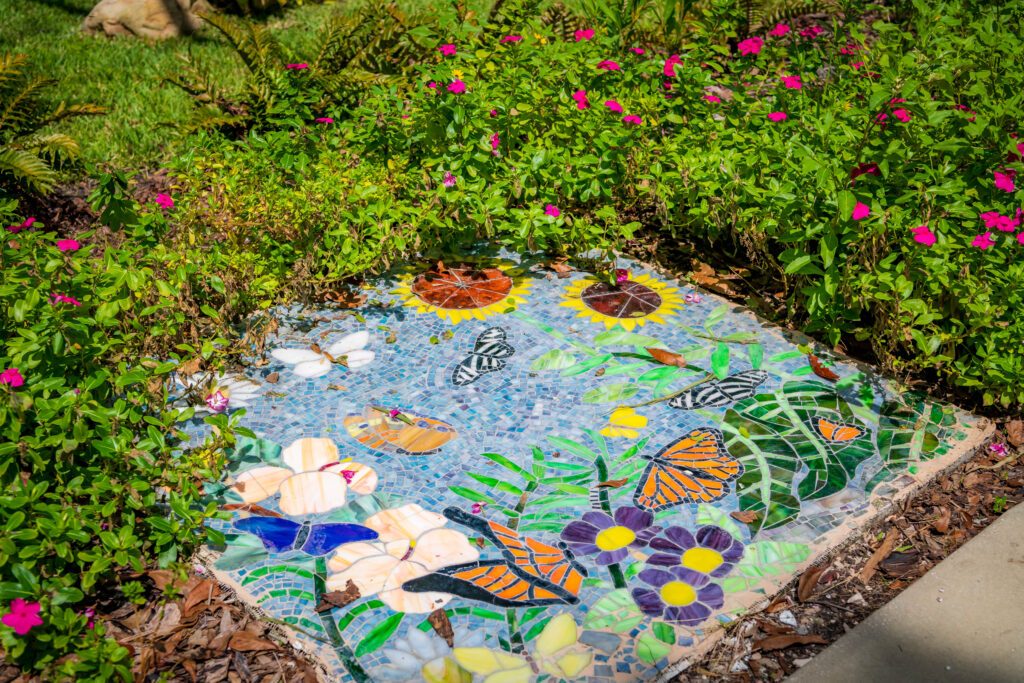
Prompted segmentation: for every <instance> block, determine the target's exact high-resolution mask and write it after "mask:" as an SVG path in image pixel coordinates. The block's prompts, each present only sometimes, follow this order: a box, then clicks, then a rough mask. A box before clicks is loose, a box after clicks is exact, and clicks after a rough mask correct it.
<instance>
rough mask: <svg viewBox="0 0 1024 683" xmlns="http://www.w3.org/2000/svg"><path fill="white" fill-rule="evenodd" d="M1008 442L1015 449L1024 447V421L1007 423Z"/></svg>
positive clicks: (1018, 420) (1017, 420)
mask: <svg viewBox="0 0 1024 683" xmlns="http://www.w3.org/2000/svg"><path fill="white" fill-rule="evenodd" d="M1006 440H1007V441H1009V442H1010V445H1011V446H1013V447H1014V448H1020V447H1021V446H1022V445H1024V420H1021V419H1019V418H1018V419H1016V420H1010V421H1009V422H1007V423H1006Z"/></svg>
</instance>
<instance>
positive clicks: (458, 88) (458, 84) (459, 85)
mask: <svg viewBox="0 0 1024 683" xmlns="http://www.w3.org/2000/svg"><path fill="white" fill-rule="evenodd" d="M448 92H453V93H455V94H456V95H458V94H459V93H464V92H466V84H465V83H463V82H462V81H460V80H459V79H457V78H456V79H455V80H454V81H452V82H451V83H449V84H448Z"/></svg>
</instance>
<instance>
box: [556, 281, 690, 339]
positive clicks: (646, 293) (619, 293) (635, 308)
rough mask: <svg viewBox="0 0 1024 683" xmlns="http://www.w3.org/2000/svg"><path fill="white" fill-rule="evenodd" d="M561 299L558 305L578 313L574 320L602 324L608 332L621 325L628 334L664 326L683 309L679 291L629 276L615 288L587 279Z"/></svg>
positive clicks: (573, 287) (665, 284)
mask: <svg viewBox="0 0 1024 683" xmlns="http://www.w3.org/2000/svg"><path fill="white" fill-rule="evenodd" d="M563 297H564V298H565V299H566V300H565V301H563V302H562V303H561V304H559V305H561V306H567V307H569V308H573V309H575V310H577V311H579V312H578V313H577V314H576V317H577V318H589V320H590V322H592V323H604V326H605V327H606V328H608V329H611V328H613V327H615V326H616V325H621V326H622V327H623V328H624V329H625V330H627V331H632V330H634V329H636V328H638V327H643V326H644V325H646V324H647V323H648V322H654V323H664V322H665V318H666V317H668V316H671V315H676V314H677V313H678V311H679V309H681V308H682V307H683V296H682V295H681V294H679V289H678V288H676V287H671V286H669V285H668V283H665V282H659V281H658V280H656V279H654V278H653V277H651V276H650V275H647V274H641V275H635V276H634V275H633V274H632V273H629V274H627V276H626V277H625V278H623V279H621V280H620V281H619V282H618V283H616V284H614V285H612V284H609V283H608V282H605V281H603V280H599V279H598V278H596V277H594V276H587V277H585V278H583V279H581V280H576V281H575V282H573V283H572V284H570V285H569V286H568V287H566V290H565V294H564V295H563Z"/></svg>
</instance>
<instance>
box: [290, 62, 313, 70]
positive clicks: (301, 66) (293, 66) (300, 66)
mask: <svg viewBox="0 0 1024 683" xmlns="http://www.w3.org/2000/svg"><path fill="white" fill-rule="evenodd" d="M284 68H286V69H296V70H298V71H301V70H302V69H308V68H309V64H306V63H305V62H303V63H302V64H288V65H286V66H285V67H284Z"/></svg>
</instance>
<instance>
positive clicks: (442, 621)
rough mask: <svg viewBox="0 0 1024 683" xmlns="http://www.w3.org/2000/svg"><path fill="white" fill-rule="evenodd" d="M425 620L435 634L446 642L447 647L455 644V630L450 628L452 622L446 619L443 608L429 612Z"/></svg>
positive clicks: (446, 615) (446, 614)
mask: <svg viewBox="0 0 1024 683" xmlns="http://www.w3.org/2000/svg"><path fill="white" fill-rule="evenodd" d="M427 621H429V622H430V625H431V626H433V627H434V631H435V632H436V633H437V635H439V636H441V638H443V639H444V642H446V643H448V647H454V646H455V630H454V629H453V628H452V622H451V621H450V620H449V619H448V613H447V612H445V611H444V608H441V609H436V610H434V611H433V612H431V613H430V615H429V616H428V617H427Z"/></svg>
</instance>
